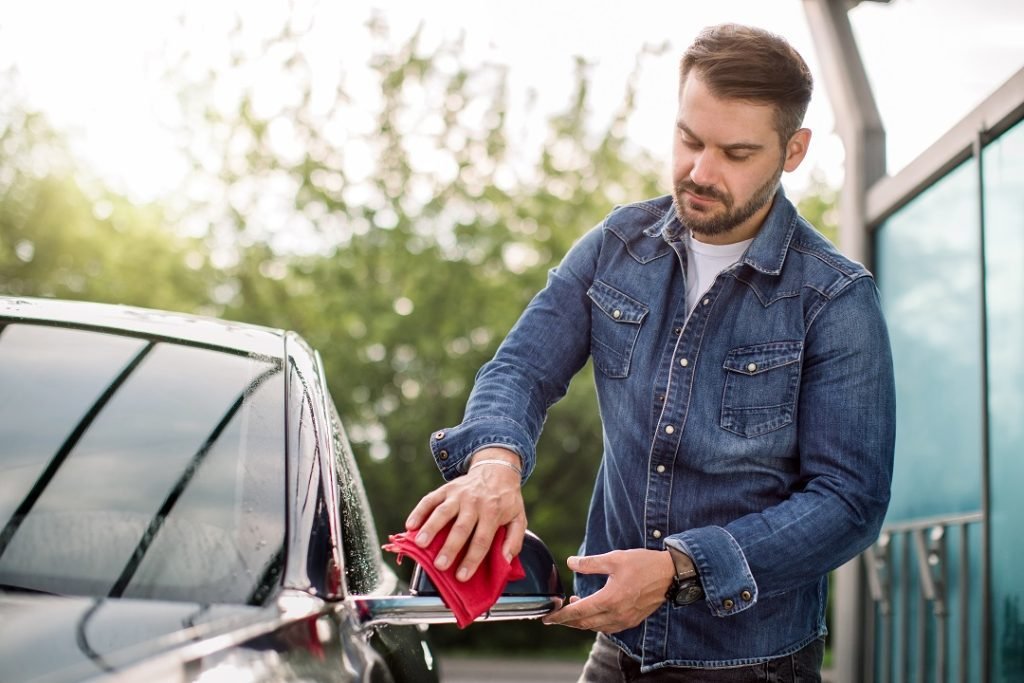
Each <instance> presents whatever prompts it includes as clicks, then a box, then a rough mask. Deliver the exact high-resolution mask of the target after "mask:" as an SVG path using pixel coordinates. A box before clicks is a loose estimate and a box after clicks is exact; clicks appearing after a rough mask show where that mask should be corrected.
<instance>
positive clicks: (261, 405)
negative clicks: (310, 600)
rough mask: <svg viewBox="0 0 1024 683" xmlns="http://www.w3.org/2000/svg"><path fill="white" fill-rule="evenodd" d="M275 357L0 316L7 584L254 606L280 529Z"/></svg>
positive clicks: (275, 556)
mask: <svg viewBox="0 0 1024 683" xmlns="http://www.w3.org/2000/svg"><path fill="white" fill-rule="evenodd" d="M284 444H285V435H284V382H283V379H282V373H281V363H280V360H278V359H268V358H265V357H256V358H254V357H251V356H249V355H245V354H235V353H229V352H225V351H217V350H211V349H207V348H200V347H196V346H190V345H185V344H177V343H171V342H167V341H161V340H150V339H143V338H139V337H133V336H127V335H121V334H113V333H109V332H98V331H93V330H85V329H75V328H65V327H54V326H47V325H36V324H23V323H16V324H8V325H6V326H4V327H0V585H2V586H3V587H4V588H5V589H20V590H26V591H45V592H50V593H59V594H72V595H89V596H110V597H120V596H123V597H138V598H152V599H164V600H184V601H190V602H201V603H211V602H236V603H238V602H240V603H250V604H259V603H261V602H262V601H263V600H264V599H265V598H266V596H267V594H268V592H269V591H270V590H272V587H273V586H274V585H276V583H277V580H278V579H279V576H280V571H281V566H282V557H281V554H282V552H283V547H284V536H285V512H284V510H285V501H284V495H285V484H284V481H285V479H284Z"/></svg>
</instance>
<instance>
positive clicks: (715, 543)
mask: <svg viewBox="0 0 1024 683" xmlns="http://www.w3.org/2000/svg"><path fill="white" fill-rule="evenodd" d="M665 545H666V546H671V547H673V548H675V549H676V550H679V551H680V552H684V553H686V554H687V555H689V556H690V559H692V560H693V564H694V566H695V567H696V568H697V575H698V576H699V577H700V582H701V585H702V586H703V587H704V596H705V601H706V602H707V605H708V607H709V608H710V609H711V612H712V613H713V614H714V615H715V616H718V617H727V616H730V615H732V614H739V613H740V612H742V611H744V610H746V609H748V608H750V607H753V606H754V603H756V602H757V582H755V581H754V575H753V574H751V572H750V565H748V564H747V558H746V556H745V555H744V554H743V550H741V549H740V545H739V543H737V542H736V539H735V538H733V536H732V534H730V533H729V532H728V531H726V530H725V529H723V528H722V527H719V526H708V527H702V528H699V529H690V530H688V531H684V532H683V533H680V534H673V535H672V536H669V537H668V538H666V539H665Z"/></svg>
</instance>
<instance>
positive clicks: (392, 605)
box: [351, 531, 565, 626]
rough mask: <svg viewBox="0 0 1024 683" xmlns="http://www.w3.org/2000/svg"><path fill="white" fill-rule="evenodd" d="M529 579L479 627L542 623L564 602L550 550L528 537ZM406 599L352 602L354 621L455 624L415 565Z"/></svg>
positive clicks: (509, 591)
mask: <svg viewBox="0 0 1024 683" xmlns="http://www.w3.org/2000/svg"><path fill="white" fill-rule="evenodd" d="M519 561H520V562H521V563H522V565H523V571H524V572H525V574H526V576H525V577H524V578H522V579H520V580H518V581H512V582H510V583H509V584H508V585H507V586H505V590H503V591H502V593H501V597H500V598H498V601H497V602H496V603H495V604H494V606H493V607H491V609H490V610H488V611H487V612H485V613H484V614H482V615H480V616H479V617H477V619H476V621H478V622H481V621H512V620H517V619H538V618H540V617H542V616H544V615H545V614H548V613H549V612H552V611H554V610H556V609H558V608H559V607H561V606H562V604H563V603H564V601H565V591H564V590H563V589H562V580H561V578H560V577H559V575H558V568H557V567H556V566H555V560H554V558H553V557H552V555H551V551H550V550H548V547H547V545H545V544H544V541H542V540H541V539H540V537H538V536H537V535H536V534H534V533H532V532H530V531H527V532H526V536H525V537H524V538H523V549H522V550H521V551H520V553H519ZM410 586H411V588H410V591H409V594H408V595H384V596H377V595H360V596H354V597H353V598H351V600H352V602H353V603H354V606H355V612H356V615H357V617H358V619H359V621H360V623H361V624H362V625H364V626H370V625H374V624H400V625H410V624H454V623H455V615H454V614H453V613H452V611H451V610H450V609H448V607H447V606H446V605H445V604H444V601H442V600H441V596H440V594H439V593H438V592H437V588H435V587H434V584H433V583H432V582H431V581H430V577H428V576H427V573H426V572H425V571H423V569H422V568H421V567H419V566H418V565H417V567H416V569H415V570H413V575H412V580H411V581H410Z"/></svg>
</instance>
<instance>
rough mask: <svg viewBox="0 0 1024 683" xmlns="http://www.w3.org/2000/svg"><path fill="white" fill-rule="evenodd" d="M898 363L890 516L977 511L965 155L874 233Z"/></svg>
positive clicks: (974, 216)
mask: <svg viewBox="0 0 1024 683" xmlns="http://www.w3.org/2000/svg"><path fill="white" fill-rule="evenodd" d="M876 239H877V242H876V252H875V253H876V254H877V258H876V274H877V276H878V283H879V288H880V290H881V295H882V305H883V307H884V309H885V313H886V319H887V321H888V324H889V329H890V334H891V337H892V346H893V361H894V364H895V368H896V406H897V416H896V425H897V427H896V460H895V471H894V476H893V497H892V503H891V505H890V507H889V515H888V517H887V521H888V522H893V521H899V520H908V519H916V518H921V517H931V516H935V515H944V514H949V513H959V512H969V511H975V510H978V509H980V507H981V500H980V491H981V487H980V481H981V459H980V446H981V429H982V427H981V420H982V417H981V407H980V406H981V382H980V379H979V378H980V377H981V353H980V338H981V337H980V329H981V327H980V325H981V323H980V316H979V302H980V291H979V283H980V278H981V276H980V268H979V258H978V244H979V241H978V188H977V167H976V166H975V164H974V162H973V161H968V162H965V163H964V164H962V165H961V166H959V167H958V168H957V169H955V170H954V171H952V172H951V173H950V174H948V175H947V176H946V177H944V178H943V179H942V180H940V181H939V182H937V183H936V184H935V185H933V186H932V187H930V188H929V189H928V190H926V191H925V192H924V193H923V194H921V195H919V196H918V197H917V198H915V199H914V200H913V201H912V202H911V203H910V204H908V205H907V206H905V207H904V208H902V209H900V211H898V212H897V213H896V214H895V215H893V216H892V217H891V218H890V219H889V220H887V221H886V222H885V224H884V225H883V226H881V227H880V228H879V230H878V231H877V232H876Z"/></svg>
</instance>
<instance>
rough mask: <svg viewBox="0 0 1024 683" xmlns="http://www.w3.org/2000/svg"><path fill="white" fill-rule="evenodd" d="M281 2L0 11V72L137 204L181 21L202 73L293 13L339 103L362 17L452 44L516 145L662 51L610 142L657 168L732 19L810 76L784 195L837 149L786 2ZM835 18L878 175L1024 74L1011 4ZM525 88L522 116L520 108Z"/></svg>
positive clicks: (147, 176) (158, 134) (1022, 8)
mask: <svg viewBox="0 0 1024 683" xmlns="http://www.w3.org/2000/svg"><path fill="white" fill-rule="evenodd" d="M293 4H294V6H295V8H297V9H295V10H289V4H288V3H287V2H283V1H277V2H271V1H269V0H268V1H266V2H260V3H252V2H242V1H241V0H237V1H229V0H223V1H215V2H208V1H206V0H202V1H197V0H162V1H161V2H153V1H150V2H138V1H137V0H135V1H132V0H93V1H92V2H88V3H82V2H77V1H75V0H34V1H33V2H18V1H17V0H0V69H2V68H4V67H5V66H9V65H12V64H13V65H14V66H15V67H16V68H17V70H18V72H19V74H20V76H21V79H20V81H21V85H22V89H23V90H24V92H23V93H22V94H23V95H24V98H25V99H26V100H27V101H28V103H29V104H30V105H31V106H33V107H37V108H39V109H41V110H42V111H44V112H45V113H46V114H47V116H48V117H49V118H50V120H51V121H52V122H53V123H54V124H55V125H56V126H57V127H58V129H60V130H62V131H64V132H65V133H66V135H67V136H68V137H69V139H70V141H71V145H72V149H73V150H74V151H75V153H76V154H77V155H78V156H79V157H80V158H81V159H83V160H84V161H85V162H86V163H87V164H88V165H89V166H90V167H92V168H93V169H94V170H95V171H96V172H97V173H98V174H99V175H100V176H101V177H102V178H104V179H105V180H106V181H107V182H108V183H109V184H110V185H111V186H112V187H114V188H115V189H117V190H119V191H121V192H124V193H126V194H128V195H129V196H130V197H132V198H133V199H136V200H141V201H145V200H150V199H156V198H159V197H162V196H166V195H167V194H169V193H173V192H174V191H175V190H176V188H178V187H180V186H181V184H182V177H183V175H184V174H186V173H187V169H186V166H185V163H184V160H183V158H182V157H181V155H180V153H179V152H178V151H177V146H176V144H177V143H176V141H175V140H174V138H173V137H172V136H171V135H170V134H169V132H168V130H167V128H166V125H165V123H166V112H167V111H168V109H169V103H170V102H171V101H172V97H173V93H171V92H169V90H168V87H167V85H166V83H165V82H163V81H162V80H161V79H160V78H158V77H157V74H158V72H159V69H160V67H161V64H162V62H161V58H162V56H163V54H162V50H164V48H165V41H166V39H167V35H168V33H169V30H168V28H169V27H171V26H173V25H174V24H175V23H176V22H177V21H178V18H179V17H181V16H185V17H187V18H188V21H187V22H186V30H184V31H183V32H179V33H177V34H175V35H177V36H178V39H181V40H185V41H187V42H188V43H189V45H190V46H191V47H192V48H194V49H195V50H197V51H199V53H200V54H202V52H203V51H204V50H206V51H208V53H209V54H210V59H211V63H213V62H215V60H216V58H217V56H218V49H219V48H220V47H222V46H223V44H224V42H225V41H224V36H226V35H227V32H228V31H229V30H230V28H231V26H232V25H233V23H234V21H235V17H236V16H237V15H241V16H242V17H243V19H244V25H245V26H246V27H247V29H251V30H254V31H264V32H267V33H273V32H274V31H275V30H276V28H277V27H279V26H280V25H282V23H283V22H284V21H285V20H286V18H287V15H288V12H289V11H296V12H300V13H305V14H306V15H308V16H309V17H310V18H311V19H312V23H311V26H312V28H311V30H310V31H309V33H308V35H307V36H306V38H305V39H304V40H307V41H309V42H310V50H309V51H310V53H311V54H314V55H316V60H317V61H318V63H319V67H318V69H319V71H320V72H321V73H325V74H329V73H330V72H332V71H333V72H335V73H333V74H331V75H327V76H325V77H334V78H337V77H338V76H339V74H340V75H341V76H342V77H343V78H344V79H345V82H346V84H347V86H348V87H349V88H355V89H356V90H357V91H358V89H359V88H368V87H372V77H371V75H370V71H369V69H368V67H367V65H366V60H367V56H368V55H369V54H370V50H371V46H372V43H371V40H370V38H369V35H368V31H367V29H366V22H367V20H368V19H369V18H370V17H371V16H372V15H373V14H377V15H379V16H381V17H383V18H384V19H385V20H386V22H387V23H388V25H389V27H390V29H391V34H392V36H393V41H394V42H395V44H396V45H397V44H399V43H401V42H402V40H403V39H404V38H406V37H408V36H409V35H410V34H411V33H412V32H413V31H415V30H416V28H417V27H418V26H422V29H423V36H424V43H425V44H428V45H429V44H431V43H432V42H433V43H436V42H437V41H441V40H445V39H449V40H450V39H455V38H457V37H459V36H460V35H461V36H463V39H464V41H465V53H464V54H465V57H466V58H467V59H468V60H470V61H471V62H472V61H473V60H477V61H478V62H479V63H481V64H482V63H501V64H507V65H508V67H509V78H510V93H511V98H512V103H513V106H514V107H517V106H518V107H519V109H518V110H517V111H518V114H517V116H518V117H519V118H518V119H517V118H516V117H515V116H513V117H512V122H513V123H512V125H513V127H514V128H515V129H516V130H519V131H522V134H523V135H524V138H525V139H529V135H530V131H532V130H538V129H540V128H542V126H543V116H544V115H545V114H550V113H553V112H555V111H557V110H559V109H561V108H564V107H565V106H566V105H567V103H568V98H569V94H570V88H571V84H572V76H573V64H574V58H575V57H576V56H581V57H583V58H585V59H586V60H587V61H588V62H589V63H590V64H591V76H592V79H593V80H592V94H593V102H592V108H593V111H594V115H595V119H596V120H598V121H600V120H602V119H605V120H607V119H608V118H609V117H610V116H611V112H612V111H613V110H614V108H615V107H616V106H617V105H618V104H619V102H620V101H621V98H622V94H623V92H624V88H625V83H626V80H627V77H628V75H629V73H630V72H631V71H632V69H633V68H634V63H635V61H636V57H637V55H638V53H639V52H640V51H641V49H642V47H643V46H644V45H645V44H648V45H664V46H665V48H666V49H665V51H664V52H663V53H662V54H661V55H660V56H657V57H648V58H647V59H646V60H645V61H644V63H643V70H642V72H641V79H640V82H639V90H638V111H637V114H636V115H635V116H634V118H633V119H632V121H631V125H630V128H629V130H628V132H627V137H628V139H629V141H630V142H631V143H633V144H636V145H638V146H641V147H644V148H646V149H649V150H651V151H652V153H654V154H655V155H656V156H657V157H658V158H662V159H664V160H665V161H666V168H667V160H668V155H669V150H670V139H671V138H670V136H671V134H672V125H673V117H674V114H675V106H676V91H675V84H676V68H677V61H678V56H679V54H680V53H681V52H682V51H683V50H684V49H685V47H686V46H687V45H688V44H689V42H690V41H691V40H692V38H693V37H694V35H695V34H696V33H697V31H698V30H699V29H700V28H702V27H703V26H706V25H709V24H714V23H719V22H723V21H737V22H741V23H747V24H753V25H757V26H761V27H763V28H766V29H769V30H772V31H775V32H777V33H780V34H782V35H784V36H785V37H786V38H787V39H788V40H789V41H790V42H791V43H792V44H793V45H794V47H796V48H797V50H799V51H800V52H801V54H802V55H803V56H804V58H805V59H806V60H807V62H808V64H809V65H810V67H811V70H812V73H813V74H814V76H815V77H816V80H817V87H816V92H815V95H814V98H813V100H812V103H811V107H810V109H809V111H808V115H807V119H806V121H805V124H806V125H807V126H808V127H809V128H811V129H812V130H813V131H814V139H813V141H812V145H811V151H810V154H809V155H808V158H807V159H806V160H805V162H804V164H803V166H802V168H801V170H800V171H799V172H798V173H796V174H793V176H792V178H790V179H787V181H786V183H787V186H795V187H796V188H797V189H798V190H799V188H801V187H804V186H806V184H807V182H808V176H809V174H810V172H811V171H812V170H813V169H820V171H821V172H822V173H823V174H824V175H825V177H826V178H827V179H828V181H829V182H830V183H832V184H833V185H835V184H839V183H841V182H842V159H843V150H842V145H841V142H840V141H839V139H838V137H837V136H836V135H835V134H834V132H833V128H834V123H833V121H834V119H833V114H832V109H831V106H830V104H829V101H828V96H827V90H826V88H825V86H824V83H823V82H822V74H821V70H820V69H819V67H818V59H817V55H816V54H815V50H814V45H813V43H812V41H811V37H810V32H809V29H808V26H807V22H806V19H805V16H804V9H803V3H802V2H801V0H770V1H769V0H716V1H714V2H701V3H698V2H694V1H692V0H638V1H637V2H634V3H624V2H618V1H615V2H613V1H610V0H586V1H584V0H546V1H545V2H539V1H535V0H520V1H519V2H515V3H488V2H479V0H476V1H471V0H434V1H433V2H422V1H414V0H378V1H377V2H365V1H362V0H348V1H347V2H328V1H327V0H323V1H321V2H305V1H304V0H296V1H295V2H294V3H293ZM850 17H851V21H852V24H853V27H854V32H855V36H856V38H857V41H858V44H859V46H860V49H861V53H862V56H863V59H864V62H865V66H866V68H867V71H868V77H869V80H870V82H871V84H872V87H873V89H874V92H875V97H876V101H877V103H878V106H879V109H880V112H881V115H882V119H883V122H884V124H885V126H886V128H887V154H888V165H889V171H890V173H893V172H895V171H898V170H899V169H900V168H902V167H903V166H904V165H906V164H907V163H908V162H909V161H911V160H912V159H913V158H915V157H916V156H917V155H918V154H920V153H921V152H922V151H923V150H924V149H925V148H926V147H927V146H928V145H929V144H931V143H932V142H933V141H934V140H935V139H936V138H938V137H939V136H940V135H941V134H942V133H943V132H944V131H946V130H947V129H948V128H950V127H951V126H952V125H953V124H955V123H956V122H957V121H958V120H959V119H960V118H962V117H963V116H964V115H965V114H967V113H968V112H969V111H970V110H971V109H973V108H974V106H976V105H977V104H978V103H979V102H980V101H981V100H982V99H983V98H984V97H985V96H986V95H987V94H988V93H989V92H991V91H992V90H993V89H994V88H996V87H997V86H998V85H999V84H1001V83H1002V82H1004V81H1005V80H1006V79H1007V78H1009V77H1010V76H1011V75H1013V74H1014V73H1015V72H1016V71H1018V70H1019V69H1020V68H1022V67H1024V2H1021V1H1020V0H971V1H970V2H966V1H964V0H893V1H892V2H891V3H876V2H864V3H862V4H860V5H859V6H858V7H856V8H854V9H853V10H851V12H850ZM281 87H282V88H286V87H287V84H281ZM530 93H533V97H535V105H534V107H533V109H531V110H530V112H529V113H528V112H527V109H528V108H527V106H526V104H525V103H526V102H527V101H528V100H529V98H530V97H531V95H530ZM517 103H518V104H517ZM531 116H532V117H534V118H531ZM537 124H540V125H537ZM0 128H2V122H0Z"/></svg>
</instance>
